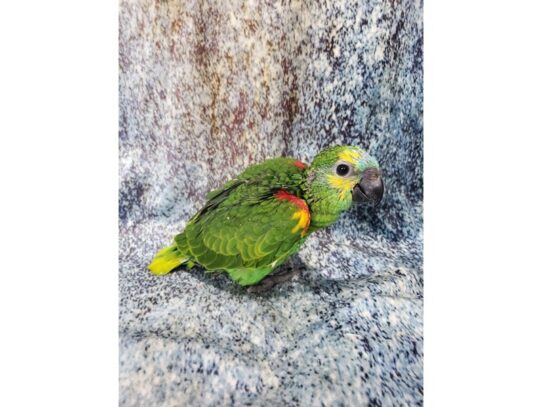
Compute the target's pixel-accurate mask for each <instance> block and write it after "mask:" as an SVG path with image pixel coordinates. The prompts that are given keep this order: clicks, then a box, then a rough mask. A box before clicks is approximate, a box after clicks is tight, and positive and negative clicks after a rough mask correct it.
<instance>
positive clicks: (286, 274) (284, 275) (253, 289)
mask: <svg viewBox="0 0 542 407" xmlns="http://www.w3.org/2000/svg"><path fill="white" fill-rule="evenodd" d="M300 272H301V270H286V271H282V272H279V273H277V274H272V275H270V276H269V277H267V278H265V279H263V280H262V282H261V283H259V284H256V285H253V286H250V287H248V288H247V293H250V294H258V293H263V292H265V291H268V290H270V289H271V288H273V287H274V286H275V285H277V284H280V283H284V282H286V281H289V280H291V279H292V278H294V277H295V276H297V275H298V274H299V273H300Z"/></svg>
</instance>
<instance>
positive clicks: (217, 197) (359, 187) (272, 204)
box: [149, 146, 384, 286]
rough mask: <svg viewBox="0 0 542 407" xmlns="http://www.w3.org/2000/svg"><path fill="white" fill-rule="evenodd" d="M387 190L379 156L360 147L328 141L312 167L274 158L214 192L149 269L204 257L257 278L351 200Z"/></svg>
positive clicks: (377, 196) (241, 278) (241, 276)
mask: <svg viewBox="0 0 542 407" xmlns="http://www.w3.org/2000/svg"><path fill="white" fill-rule="evenodd" d="M383 193H384V184H383V182H382V177H381V173H380V168H379V165H378V163H377V161H376V160H375V159H374V158H373V157H371V156H370V155H369V154H367V153H366V152H365V151H363V150H362V149H360V148H358V147H354V146H336V147H329V148H327V149H325V150H323V151H321V152H320V153H319V154H318V155H317V156H316V157H315V158H314V160H313V162H312V164H311V165H310V166H308V165H306V164H304V163H303V162H301V161H299V160H296V159H295V158H286V157H281V158H274V159H270V160H267V161H264V162H263V163H260V164H255V165H252V166H250V167H248V168H247V169H246V170H245V171H243V172H242V173H241V174H239V175H238V176H237V177H236V178H234V179H232V180H231V181H228V182H227V183H226V184H224V186H223V187H222V188H219V189H216V190H214V191H211V192H210V193H209V194H208V195H207V203H206V204H205V206H204V207H203V208H202V209H201V210H200V211H199V212H198V213H196V215H195V216H194V217H193V218H192V219H190V221H189V222H188V224H187V225H186V227H185V229H184V231H183V232H181V233H179V234H178V235H177V236H175V239H174V242H173V244H172V245H171V246H168V247H166V248H164V249H162V250H160V251H159V252H158V253H157V254H156V256H155V257H154V260H153V261H152V262H151V264H150V265H149V269H150V271H151V272H152V273H153V274H156V275H163V274H167V273H169V272H170V271H172V270H173V269H175V268H177V267H179V266H181V265H185V266H186V267H187V268H192V267H193V266H194V265H195V264H199V265H201V266H202V267H203V268H205V269H206V270H208V271H224V272H226V273H228V275H229V277H230V278H231V279H232V280H234V281H236V282H237V283H239V284H240V285H242V286H250V285H254V284H257V283H259V282H260V281H261V280H262V279H263V278H264V277H266V276H267V275H268V274H269V273H271V272H272V271H273V270H274V269H275V268H277V267H278V266H280V265H281V264H282V263H284V261H285V260H286V259H287V258H288V257H289V256H291V255H292V254H294V253H296V252H297V251H298V250H299V248H300V246H301V245H302V244H303V242H304V241H305V239H307V237H308V236H309V235H310V234H311V233H313V232H315V231H317V230H319V229H322V228H325V227H326V226H329V225H331V224H332V223H334V222H335V221H336V220H337V219H338V217H339V215H340V214H341V213H342V212H343V211H345V210H347V209H348V208H350V206H351V205H352V202H353V201H354V202H378V201H380V200H381V199H382V196H383Z"/></svg>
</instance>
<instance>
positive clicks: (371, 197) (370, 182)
mask: <svg viewBox="0 0 542 407" xmlns="http://www.w3.org/2000/svg"><path fill="white" fill-rule="evenodd" d="M383 195H384V182H383V181H382V176H381V174H380V170H379V169H378V168H367V169H366V170H365V171H363V174H362V177H361V182H360V183H359V184H356V186H355V187H354V190H353V191H352V200H353V201H354V202H372V203H378V202H380V200H381V199H382V196H383Z"/></svg>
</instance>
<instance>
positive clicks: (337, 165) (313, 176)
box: [307, 146, 384, 223]
mask: <svg viewBox="0 0 542 407" xmlns="http://www.w3.org/2000/svg"><path fill="white" fill-rule="evenodd" d="M307 181H308V189H309V190H310V195H311V196H312V197H313V201H314V203H315V204H316V205H315V206H316V207H318V209H319V210H320V211H322V212H326V213H327V214H328V215H332V214H333V213H337V214H338V213H339V212H342V211H344V210H346V209H348V208H349V207H350V206H351V204H352V202H355V203H366V202H369V203H377V202H379V201H380V200H381V199H382V196H383V195H384V183H383V181H382V176H381V172H380V167H379V165H378V162H377V161H376V160H375V159H374V158H373V157H371V156H370V155H369V154H367V153H366V152H365V151H364V150H362V149H361V148H359V147H355V146H336V147H330V148H327V149H325V150H322V151H321V152H320V153H319V154H318V155H317V156H316V157H315V158H314V160H313V162H312V164H311V166H310V168H309V172H308V179H307ZM326 223H327V222H326Z"/></svg>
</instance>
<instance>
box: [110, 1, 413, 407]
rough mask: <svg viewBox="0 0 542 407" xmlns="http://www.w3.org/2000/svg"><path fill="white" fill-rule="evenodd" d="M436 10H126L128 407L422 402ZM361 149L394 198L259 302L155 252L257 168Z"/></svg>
mask: <svg viewBox="0 0 542 407" xmlns="http://www.w3.org/2000/svg"><path fill="white" fill-rule="evenodd" d="M422 7H423V5H422V3H421V2H417V1H369V0H367V1H360V2H354V1H333V2H332V1H330V2H319V3H317V2H296V1H292V2H280V1H279V2H263V1H236V0H234V1H228V2H210V1H208V2H204V1H182V2H181V1H147V0H142V1H126V0H121V2H120V37H119V40H120V43H119V51H120V56H119V64H120V161H119V162H120V202H119V211H120V225H119V228H120V232H119V233H120V243H119V245H120V252H119V256H120V259H119V261H120V274H119V289H120V321H119V322H120V326H119V330H120V404H121V405H123V406H147V405H160V406H161V405H164V406H183V405H190V406H193V405H197V406H215V405H235V406H238V405H264V406H276V405H280V406H283V405H302V406H307V405H328V406H340V405H348V406H358V405H375V406H377V405H384V406H390V405H420V404H421V403H422V401H423V370H422V368H423V320H422V307H423V275H422V196H423V189H422V159H423V156H422V155H423V149H422V147H423V136H422V130H423V122H422V113H423V111H422V107H423V106H422V101H423V87H422V74H423V72H422V58H423V53H422V41H423V35H422V33H423V31H422ZM331 144H356V145H359V146H361V147H363V148H365V149H367V150H368V151H369V152H370V153H371V154H373V155H374V156H375V157H377V158H378V160H379V161H380V163H381V166H382V167H383V172H384V177H385V182H386V188H387V194H386V196H385V199H384V201H383V202H382V203H381V205H380V206H378V207H374V208H368V207H364V208H360V207H358V208H355V209H353V210H351V211H350V212H348V213H346V214H344V215H343V217H342V218H341V219H340V221H339V222H338V223H337V224H335V225H334V226H333V227H331V228H329V229H328V230H325V231H321V232H318V233H316V234H314V235H312V236H311V237H310V238H309V239H308V241H307V244H306V245H305V246H304V247H303V249H302V250H301V252H300V253H299V255H298V256H297V257H295V258H293V259H292V261H291V262H290V263H289V265H290V266H291V267H295V268H299V269H301V270H303V271H302V273H301V275H300V276H299V277H296V278H295V279H294V280H293V281H292V282H287V283H284V284H283V285H281V286H276V287H274V288H273V289H272V290H271V291H269V292H267V293H264V294H261V295H256V294H247V293H246V292H245V290H244V289H242V288H240V287H237V286H236V285H234V283H233V282H231V281H230V280H228V278H227V277H226V276H225V275H205V274H204V273H203V272H202V271H201V270H193V271H192V272H175V273H171V274H169V275H167V276H165V277H161V278H160V277H154V276H151V275H150V274H149V273H148V272H147V270H146V265H147V264H148V262H149V261H150V260H151V258H152V256H153V254H154V252H155V251H156V250H158V249H159V248H161V247H163V246H165V245H167V244H169V242H170V240H171V238H172V237H173V235H174V234H175V233H176V232H177V231H179V230H181V229H182V228H183V226H184V225H185V223H186V221H187V220H188V219H189V218H190V217H191V216H192V215H193V214H194V213H195V212H196V210H197V209H198V208H199V207H201V205H202V204H203V203H204V197H205V194H206V192H207V191H209V190H210V189H212V188H215V187H217V186H219V185H221V184H222V183H223V182H224V181H226V180H227V179H229V178H230V177H233V176H235V174H237V173H238V172H240V171H241V170H242V169H243V168H245V167H246V166H248V165H249V164H252V163H256V162H260V161H262V160H264V159H267V158H271V157H276V156H281V155H289V156H295V157H298V158H300V159H302V160H304V161H306V162H310V161H311V159H312V158H313V157H314V155H315V154H316V153H317V152H318V151H319V150H320V149H321V148H322V147H324V146H328V145H331Z"/></svg>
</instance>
